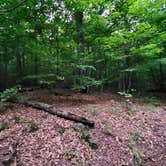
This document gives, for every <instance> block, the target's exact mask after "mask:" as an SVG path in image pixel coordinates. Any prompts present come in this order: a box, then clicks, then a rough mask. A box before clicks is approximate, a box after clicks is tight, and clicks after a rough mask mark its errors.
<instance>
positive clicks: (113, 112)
mask: <svg viewBox="0 0 166 166" xmlns="http://www.w3.org/2000/svg"><path fill="white" fill-rule="evenodd" d="M107 112H108V113H109V114H112V115H117V114H118V111H117V110H115V109H111V110H107Z"/></svg>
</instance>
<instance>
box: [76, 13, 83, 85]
mask: <svg viewBox="0 0 166 166" xmlns="http://www.w3.org/2000/svg"><path fill="white" fill-rule="evenodd" d="M75 22H76V32H77V39H76V42H77V45H78V46H77V55H78V65H81V64H82V58H83V54H84V35H83V12H81V11H76V12H75ZM78 75H79V77H80V78H81V77H82V76H83V71H82V70H81V69H79V70H78ZM78 83H79V84H81V82H80V81H79V82H78Z"/></svg>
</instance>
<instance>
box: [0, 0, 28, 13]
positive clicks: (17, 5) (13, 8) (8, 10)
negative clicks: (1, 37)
mask: <svg viewBox="0 0 166 166" xmlns="http://www.w3.org/2000/svg"><path fill="white" fill-rule="evenodd" d="M27 1H28V0H22V1H20V2H18V3H17V4H15V5H13V6H11V7H9V8H7V9H3V10H0V14H5V13H8V12H10V11H12V10H15V9H16V8H18V7H20V6H21V5H22V4H24V3H25V2H27Z"/></svg>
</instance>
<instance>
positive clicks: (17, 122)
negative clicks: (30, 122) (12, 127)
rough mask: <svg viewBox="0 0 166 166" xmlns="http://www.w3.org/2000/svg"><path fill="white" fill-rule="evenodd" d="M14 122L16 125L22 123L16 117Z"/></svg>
mask: <svg viewBox="0 0 166 166" xmlns="http://www.w3.org/2000/svg"><path fill="white" fill-rule="evenodd" d="M13 121H14V123H15V124H19V123H20V117H18V116H15V117H14V118H13Z"/></svg>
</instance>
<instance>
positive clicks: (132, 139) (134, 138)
mask: <svg viewBox="0 0 166 166" xmlns="http://www.w3.org/2000/svg"><path fill="white" fill-rule="evenodd" d="M140 137H141V134H140V132H135V131H133V132H131V133H130V139H129V145H130V146H132V145H135V144H136V143H137V142H138V140H139V138H140Z"/></svg>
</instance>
